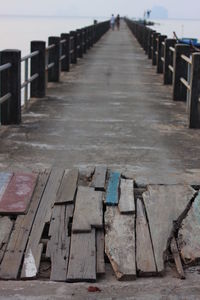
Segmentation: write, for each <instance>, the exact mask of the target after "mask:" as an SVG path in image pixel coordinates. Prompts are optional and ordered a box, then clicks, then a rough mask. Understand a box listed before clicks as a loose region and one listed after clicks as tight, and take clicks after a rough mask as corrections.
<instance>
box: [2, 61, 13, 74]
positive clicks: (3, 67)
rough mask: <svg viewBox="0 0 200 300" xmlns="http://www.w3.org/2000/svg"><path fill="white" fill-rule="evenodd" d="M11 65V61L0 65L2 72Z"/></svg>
mask: <svg viewBox="0 0 200 300" xmlns="http://www.w3.org/2000/svg"><path fill="white" fill-rule="evenodd" d="M11 67H12V65H11V63H7V64H4V65H2V66H0V72H2V71H4V70H7V69H9V68H11Z"/></svg>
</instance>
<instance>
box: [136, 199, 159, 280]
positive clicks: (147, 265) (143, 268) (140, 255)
mask: <svg viewBox="0 0 200 300" xmlns="http://www.w3.org/2000/svg"><path fill="white" fill-rule="evenodd" d="M136 263H137V270H138V273H139V275H141V276H146V275H148V276H149V275H153V274H155V273H156V264H155V259H154V253H153V247H152V243H151V236H150V232H149V226H148V222H147V219H146V214H145V210H144V206H143V203H142V201H141V200H140V199H137V216H136Z"/></svg>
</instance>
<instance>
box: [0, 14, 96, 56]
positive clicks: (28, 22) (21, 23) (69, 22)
mask: <svg viewBox="0 0 200 300" xmlns="http://www.w3.org/2000/svg"><path fill="white" fill-rule="evenodd" d="M93 22H94V18H74V17H18V16H17V17H13V16H8V17H7V16H0V41H1V43H0V44H1V46H0V50H3V49H19V50H21V51H22V55H24V54H28V53H29V52H30V41H31V40H43V41H47V40H48V37H49V36H54V35H55V36H56V35H60V34H61V33H67V32H69V31H71V30H75V29H79V28H82V27H84V26H87V25H91V24H93Z"/></svg>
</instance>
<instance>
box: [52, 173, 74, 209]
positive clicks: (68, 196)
mask: <svg viewBox="0 0 200 300" xmlns="http://www.w3.org/2000/svg"><path fill="white" fill-rule="evenodd" d="M78 176H79V172H78V169H73V170H70V171H65V174H64V176H63V179H62V182H61V185H60V188H59V190H58V196H57V199H56V202H55V204H62V203H63V204H71V203H73V202H74V198H75V194H76V190H77V183H78Z"/></svg>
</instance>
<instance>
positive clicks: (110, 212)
mask: <svg viewBox="0 0 200 300" xmlns="http://www.w3.org/2000/svg"><path fill="white" fill-rule="evenodd" d="M105 228H106V235H105V251H106V254H107V256H108V258H109V259H110V262H111V264H112V267H113V270H114V272H115V274H116V276H117V279H118V280H127V279H135V278H136V265H135V215H122V214H120V212H119V210H118V207H107V209H106V212H105Z"/></svg>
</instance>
